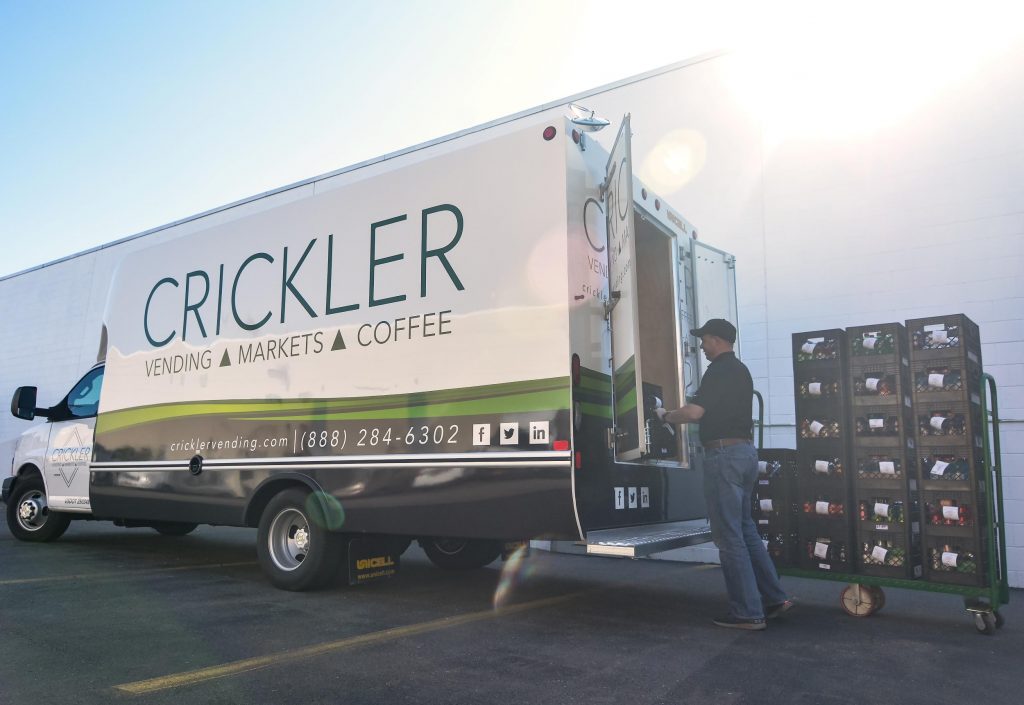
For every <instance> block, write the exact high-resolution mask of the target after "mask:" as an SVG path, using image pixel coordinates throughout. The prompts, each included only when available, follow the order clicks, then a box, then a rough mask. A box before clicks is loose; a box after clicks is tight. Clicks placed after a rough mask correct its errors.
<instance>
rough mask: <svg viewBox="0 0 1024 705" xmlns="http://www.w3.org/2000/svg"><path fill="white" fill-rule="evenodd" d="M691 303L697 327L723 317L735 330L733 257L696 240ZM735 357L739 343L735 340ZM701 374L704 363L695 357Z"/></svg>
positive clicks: (703, 360) (737, 325) (734, 265)
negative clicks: (692, 298) (694, 309)
mask: <svg viewBox="0 0 1024 705" xmlns="http://www.w3.org/2000/svg"><path fill="white" fill-rule="evenodd" d="M693 278H694V281H695V285H694V300H695V301H694V303H695V308H696V311H695V313H696V318H697V326H696V327H697V328H699V327H700V326H702V325H704V324H705V323H706V322H707V321H708V320H709V319H712V318H724V319H725V320H727V321H729V322H730V323H732V324H733V325H734V326H736V327H737V328H739V322H738V321H737V320H736V319H737V310H736V258H735V257H734V256H732V255H730V254H727V253H725V252H722V251H721V250H718V249H716V248H714V247H711V246H710V245H705V244H704V243H703V242H700V241H699V240H695V241H694V242H693ZM735 350H736V355H737V357H739V355H740V341H739V338H737V339H736V345H735ZM697 364H698V365H699V367H700V372H701V375H703V374H704V370H705V368H706V367H707V364H708V361H707V360H705V359H704V356H703V355H698V356H697Z"/></svg>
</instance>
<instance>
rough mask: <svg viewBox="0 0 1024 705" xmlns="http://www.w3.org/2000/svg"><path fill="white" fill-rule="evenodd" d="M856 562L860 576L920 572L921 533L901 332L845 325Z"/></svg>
mask: <svg viewBox="0 0 1024 705" xmlns="http://www.w3.org/2000/svg"><path fill="white" fill-rule="evenodd" d="M846 335H847V338H848V340H849V344H850V356H849V374H850V382H849V385H850V391H851V395H850V400H851V406H850V421H851V424H850V428H851V430H852V439H853V448H852V461H853V463H852V478H853V506H854V512H855V514H854V516H855V517H856V519H855V521H856V532H855V534H856V542H855V546H856V558H855V561H856V565H857V570H858V572H859V573H861V574H863V575H877V576H881V577H891V578H919V577H921V532H920V526H921V524H920V514H919V508H918V492H917V473H916V471H915V467H916V463H917V456H916V454H915V444H914V413H913V407H912V404H913V396H912V392H911V382H910V359H909V351H908V349H907V330H906V328H904V327H903V326H902V325H900V324H899V323H886V324H882V325H873V326H858V327H856V328H847V329H846Z"/></svg>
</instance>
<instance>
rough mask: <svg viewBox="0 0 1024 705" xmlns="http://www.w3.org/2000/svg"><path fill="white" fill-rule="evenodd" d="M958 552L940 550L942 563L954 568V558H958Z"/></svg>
mask: <svg viewBox="0 0 1024 705" xmlns="http://www.w3.org/2000/svg"><path fill="white" fill-rule="evenodd" d="M959 556H960V554H959V553H951V552H950V551H943V552H942V565H945V566H949V567H950V568H956V559H957V558H959Z"/></svg>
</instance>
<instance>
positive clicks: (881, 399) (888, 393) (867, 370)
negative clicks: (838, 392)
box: [850, 362, 910, 406]
mask: <svg viewBox="0 0 1024 705" xmlns="http://www.w3.org/2000/svg"><path fill="white" fill-rule="evenodd" d="M908 370H909V367H906V368H905V367H903V366H902V365H900V364H897V363H895V362H890V363H886V364H877V365H856V366H852V365H851V366H850V389H851V392H852V399H853V405H854V406H862V405H865V404H867V405H886V404H888V405H892V406H895V405H897V404H899V403H900V399H901V398H902V397H903V396H904V395H905V394H908V392H909V386H910V382H909V379H910V377H909V374H908V373H907V371H908Z"/></svg>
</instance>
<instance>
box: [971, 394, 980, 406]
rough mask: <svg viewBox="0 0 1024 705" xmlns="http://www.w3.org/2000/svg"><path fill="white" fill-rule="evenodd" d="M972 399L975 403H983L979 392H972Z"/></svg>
mask: <svg viewBox="0 0 1024 705" xmlns="http://www.w3.org/2000/svg"><path fill="white" fill-rule="evenodd" d="M971 401H972V402H973V403H975V404H980V403H981V397H979V396H978V395H977V394H972V395H971Z"/></svg>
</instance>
